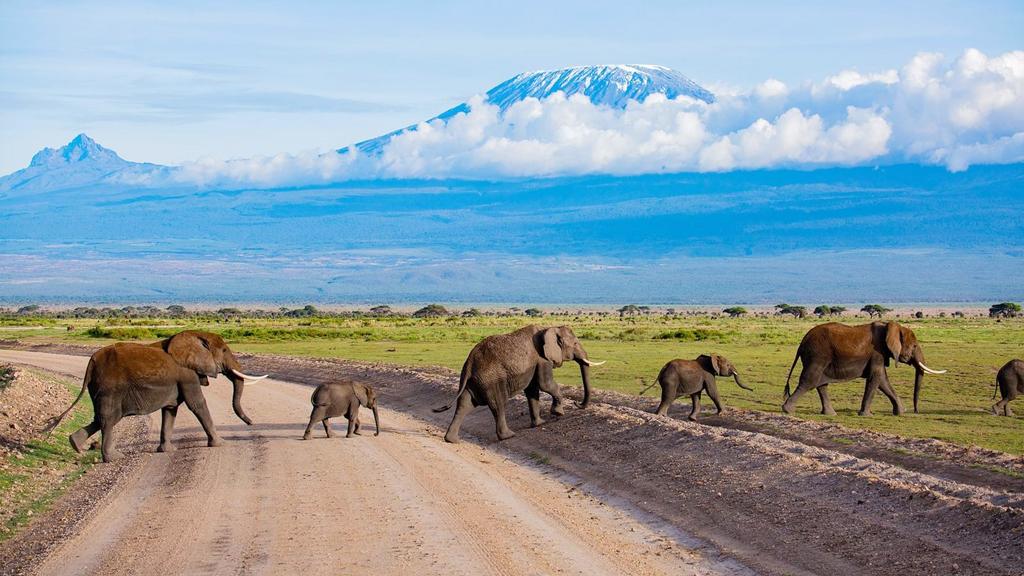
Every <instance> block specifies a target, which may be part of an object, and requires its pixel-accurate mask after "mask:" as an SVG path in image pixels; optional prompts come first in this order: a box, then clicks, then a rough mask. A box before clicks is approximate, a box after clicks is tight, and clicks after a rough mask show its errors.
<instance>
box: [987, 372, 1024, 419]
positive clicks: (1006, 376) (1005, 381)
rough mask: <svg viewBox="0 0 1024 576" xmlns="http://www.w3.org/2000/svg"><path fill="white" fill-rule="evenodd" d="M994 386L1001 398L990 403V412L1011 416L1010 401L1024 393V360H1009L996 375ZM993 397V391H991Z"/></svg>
mask: <svg viewBox="0 0 1024 576" xmlns="http://www.w3.org/2000/svg"><path fill="white" fill-rule="evenodd" d="M996 388H997V389H998V391H999V393H1000V394H1001V395H1002V399H1001V400H999V401H998V402H996V403H995V404H993V405H992V413H993V414H995V415H996V416H999V415H1000V414H1001V415H1003V416H1013V410H1011V409H1010V401H1011V400H1014V399H1016V398H1017V396H1020V395H1021V394H1024V360H1010V361H1009V362H1007V363H1006V364H1005V365H1004V366H1003V367H1002V368H1000V369H999V374H997V375H996ZM992 397H993V398H995V397H996V395H995V392H993V393H992Z"/></svg>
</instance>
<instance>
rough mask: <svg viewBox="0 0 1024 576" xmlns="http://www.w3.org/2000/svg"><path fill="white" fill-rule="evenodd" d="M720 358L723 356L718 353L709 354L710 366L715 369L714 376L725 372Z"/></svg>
mask: <svg viewBox="0 0 1024 576" xmlns="http://www.w3.org/2000/svg"><path fill="white" fill-rule="evenodd" d="M722 360H723V358H722V357H721V356H719V355H718V354H712V355H711V367H712V368H714V369H715V376H721V375H722V374H724V373H725V371H724V370H723V369H722Z"/></svg>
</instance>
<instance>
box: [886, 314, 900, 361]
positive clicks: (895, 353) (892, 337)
mask: <svg viewBox="0 0 1024 576" xmlns="http://www.w3.org/2000/svg"><path fill="white" fill-rule="evenodd" d="M900 336H901V335H900V325H899V324H897V323H895V322H889V324H888V326H887V327H886V329H885V347H886V348H888V349H889V353H890V354H892V357H893V359H894V360H896V361H897V362H898V361H899V359H900V352H902V351H903V341H902V340H901V339H900Z"/></svg>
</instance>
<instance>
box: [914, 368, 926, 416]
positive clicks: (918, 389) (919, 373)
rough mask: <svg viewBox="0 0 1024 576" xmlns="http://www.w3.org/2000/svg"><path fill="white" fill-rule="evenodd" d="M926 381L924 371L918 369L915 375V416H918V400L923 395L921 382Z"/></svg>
mask: <svg viewBox="0 0 1024 576" xmlns="http://www.w3.org/2000/svg"><path fill="white" fill-rule="evenodd" d="M923 380H924V370H921V368H918V369H917V371H916V372H915V373H914V414H917V398H918V397H919V396H920V394H921V382H922V381H923Z"/></svg>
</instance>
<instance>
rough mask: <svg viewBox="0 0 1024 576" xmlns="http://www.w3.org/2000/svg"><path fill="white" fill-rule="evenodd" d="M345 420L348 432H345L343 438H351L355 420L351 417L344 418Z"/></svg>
mask: <svg viewBox="0 0 1024 576" xmlns="http://www.w3.org/2000/svg"><path fill="white" fill-rule="evenodd" d="M345 418H346V419H347V420H348V430H347V431H346V432H345V438H351V437H352V432H354V431H355V427H356V419H355V418H352V417H351V416H346V417H345Z"/></svg>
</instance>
